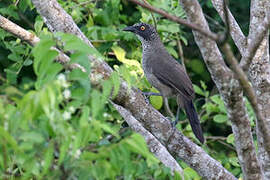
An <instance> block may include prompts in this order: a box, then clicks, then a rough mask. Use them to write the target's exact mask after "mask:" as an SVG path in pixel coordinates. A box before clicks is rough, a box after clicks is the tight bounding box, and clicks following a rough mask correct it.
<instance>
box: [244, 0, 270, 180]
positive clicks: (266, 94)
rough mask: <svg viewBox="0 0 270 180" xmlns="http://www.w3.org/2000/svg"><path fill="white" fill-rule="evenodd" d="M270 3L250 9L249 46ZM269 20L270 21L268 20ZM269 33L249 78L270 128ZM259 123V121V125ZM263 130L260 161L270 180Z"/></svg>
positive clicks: (258, 0)
mask: <svg viewBox="0 0 270 180" xmlns="http://www.w3.org/2000/svg"><path fill="white" fill-rule="evenodd" d="M269 12H270V1H268V0H252V1H251V8H250V28H249V35H248V46H251V45H252V43H253V42H252V41H251V40H252V39H255V38H256V36H257V35H258V34H257V29H260V28H262V27H261V26H263V22H264V20H265V18H269V16H267V13H269ZM268 20H269V19H268ZM268 37H269V33H268V32H267V34H266V35H265V37H264V39H263V41H262V42H261V44H260V46H259V48H258V50H257V52H256V54H255V56H254V58H253V59H252V62H251V64H250V67H249V78H250V79H251V83H252V85H253V87H254V88H255V91H256V94H257V96H258V106H259V109H260V110H261V113H262V115H263V117H264V118H265V121H266V122H267V124H268V126H270V64H269V38H268ZM258 123H259V122H258V121H257V124H258ZM262 133H263V132H262V129H261V128H260V127H259V126H258V125H257V142H258V146H259V149H258V152H259V159H260V161H261V163H262V168H263V171H264V174H265V178H266V179H270V157H269V154H268V153H267V152H266V148H265V145H264V144H265V139H264V138H263V134H262ZM265 133H270V132H265Z"/></svg>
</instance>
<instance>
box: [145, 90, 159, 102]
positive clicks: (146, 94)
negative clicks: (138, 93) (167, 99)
mask: <svg viewBox="0 0 270 180" xmlns="http://www.w3.org/2000/svg"><path fill="white" fill-rule="evenodd" d="M142 94H143V96H144V99H145V101H146V103H147V104H149V97H150V96H162V94H160V93H155V92H142Z"/></svg>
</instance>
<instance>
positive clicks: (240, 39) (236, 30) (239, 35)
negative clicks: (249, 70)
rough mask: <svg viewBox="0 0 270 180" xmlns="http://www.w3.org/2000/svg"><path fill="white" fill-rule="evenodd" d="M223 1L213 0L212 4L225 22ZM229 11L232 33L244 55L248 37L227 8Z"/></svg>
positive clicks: (229, 24)
mask: <svg viewBox="0 0 270 180" xmlns="http://www.w3.org/2000/svg"><path fill="white" fill-rule="evenodd" d="M223 1H224V0H212V4H213V6H214V8H215V9H216V10H217V12H218V13H219V15H220V17H221V18H222V20H223V22H225V19H226V18H225V13H224V6H223ZM227 12H228V18H229V23H228V24H227V25H228V26H230V34H231V36H232V39H233V40H234V42H235V44H236V46H237V48H238V49H239V51H240V53H241V54H242V55H243V54H244V53H245V52H246V51H245V49H246V47H247V45H246V44H247V38H246V37H245V35H244V34H243V32H242V30H241V28H240V27H239V25H238V23H237V22H236V20H235V19H234V17H233V15H232V13H231V12H230V10H229V9H228V8H227Z"/></svg>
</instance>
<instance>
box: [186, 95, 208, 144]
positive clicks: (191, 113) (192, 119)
mask: <svg viewBox="0 0 270 180" xmlns="http://www.w3.org/2000/svg"><path fill="white" fill-rule="evenodd" d="M184 108H185V111H186V114H187V117H188V119H189V123H190V125H191V128H192V131H193V133H194V134H195V136H196V137H197V138H198V139H199V141H200V142H201V143H202V144H203V143H204V137H203V132H202V128H201V125H200V120H199V118H198V115H197V112H196V110H195V107H194V105H193V102H192V100H185V101H184Z"/></svg>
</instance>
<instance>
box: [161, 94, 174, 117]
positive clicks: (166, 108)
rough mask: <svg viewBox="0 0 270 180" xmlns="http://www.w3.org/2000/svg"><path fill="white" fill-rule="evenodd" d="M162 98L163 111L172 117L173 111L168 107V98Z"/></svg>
mask: <svg viewBox="0 0 270 180" xmlns="http://www.w3.org/2000/svg"><path fill="white" fill-rule="evenodd" d="M163 99H164V105H165V111H166V113H167V115H169V116H170V117H172V118H174V115H173V113H172V111H171V109H170V106H169V103H168V98H166V97H163Z"/></svg>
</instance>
